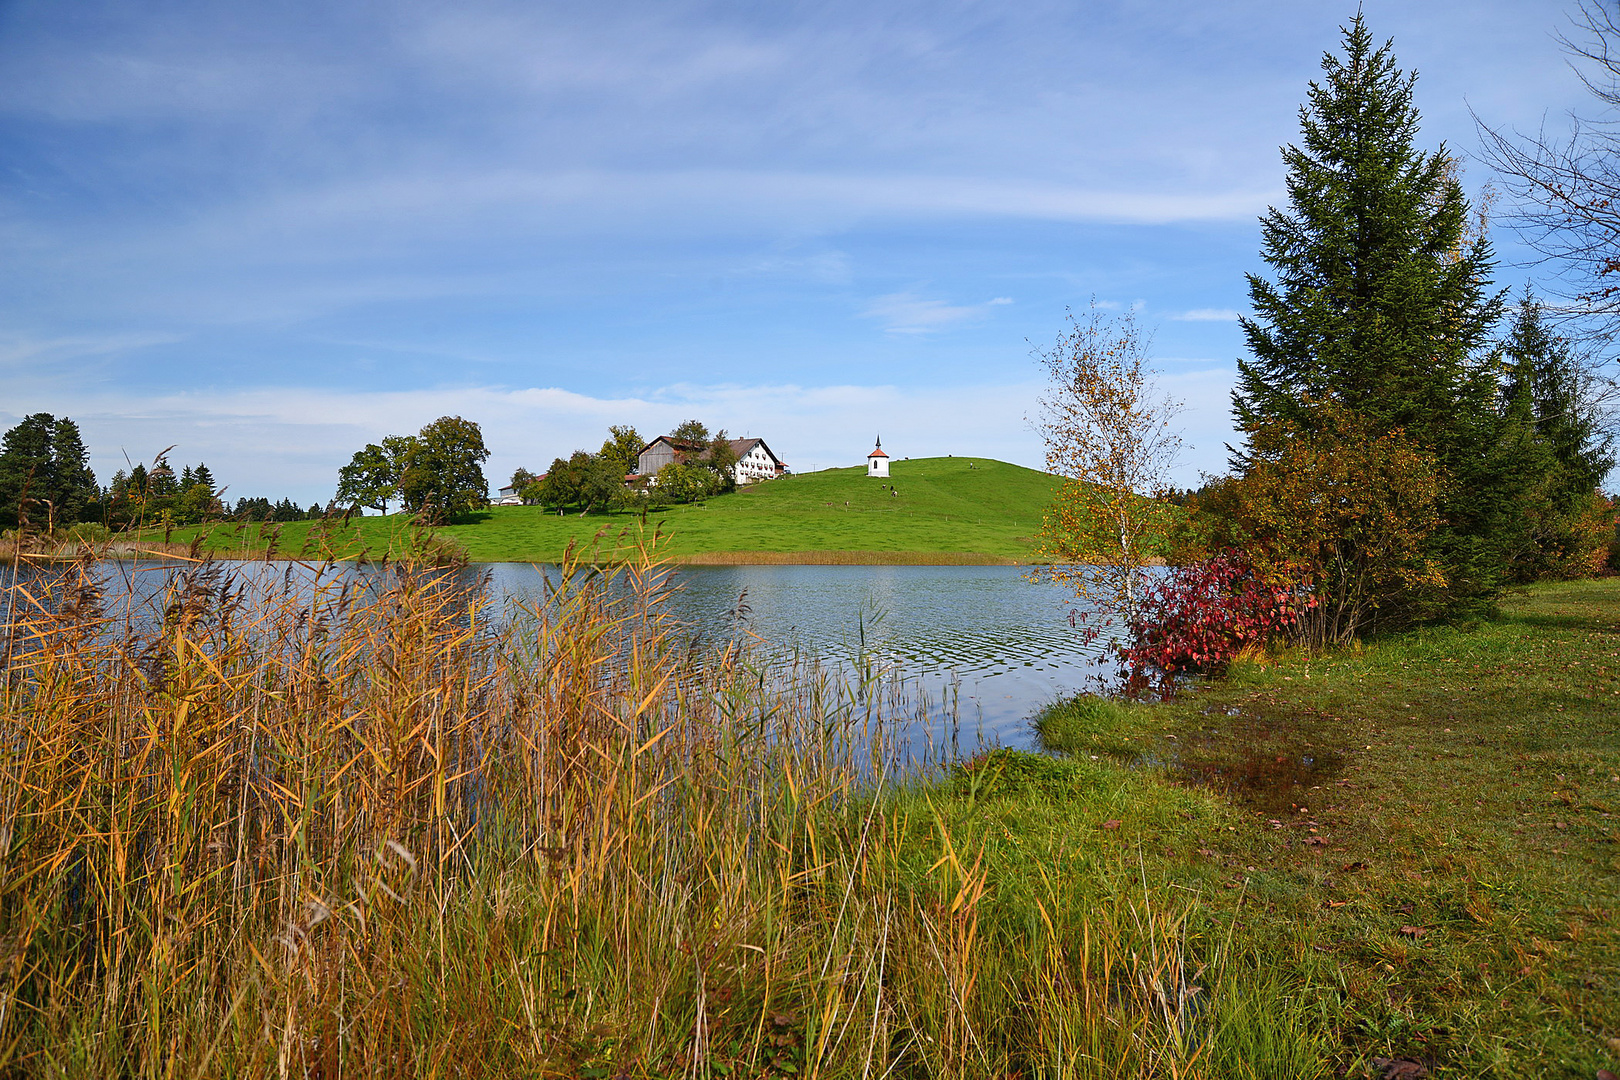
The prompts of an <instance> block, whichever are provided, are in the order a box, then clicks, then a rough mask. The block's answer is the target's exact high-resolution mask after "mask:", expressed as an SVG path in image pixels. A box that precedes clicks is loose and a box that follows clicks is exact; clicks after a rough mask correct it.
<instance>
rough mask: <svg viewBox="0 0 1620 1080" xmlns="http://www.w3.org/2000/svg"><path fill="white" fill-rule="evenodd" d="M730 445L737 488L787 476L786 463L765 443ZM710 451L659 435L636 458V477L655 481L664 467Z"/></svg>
mask: <svg viewBox="0 0 1620 1080" xmlns="http://www.w3.org/2000/svg"><path fill="white" fill-rule="evenodd" d="M730 443H731V450H732V453H734V454H736V455H737V464H736V465H735V466H733V468H732V475H733V477H734V478H735V479H736V481H737V483H738V484H752V483H754V482H755V481H757V480H770V479H772V478H773V477H777V476H781V475H782V474H783V473H785V472H787V465H786V463H784V462H783V461H782V459H781V458H779V457H777V456H776V455H775V454H774V453H772V452H771V448H770V447H769V446H767V445H766V444H765V440H764V439H731V440H730ZM707 450H708V445H707V444H706V443H694V442H686V441H685V440H682V439H672V438H670V437H669V436H668V435H660V436H658V438H656V439H654V440H653V441H652V442H650V443H648V444H647V445H646V446H644V447H642V448H641V453H640V454H638V455H636V475H637V476H645V477H648V478H651V477H655V476H657V475H658V470H660V469H662V468H663V467H664V466H665V465H670V464H673V463H674V462H677V461H683V460H685V459H686V457H687V456H688V455H701V454H703V453H704V452H706V451H707Z"/></svg>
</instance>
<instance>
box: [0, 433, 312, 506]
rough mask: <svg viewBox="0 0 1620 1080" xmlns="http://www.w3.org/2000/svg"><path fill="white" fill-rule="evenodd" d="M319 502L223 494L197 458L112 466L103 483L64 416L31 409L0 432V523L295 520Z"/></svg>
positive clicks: (166, 454) (165, 455)
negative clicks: (231, 498) (193, 461)
mask: <svg viewBox="0 0 1620 1080" xmlns="http://www.w3.org/2000/svg"><path fill="white" fill-rule="evenodd" d="M322 513H323V510H322V508H321V507H320V506H318V505H311V506H309V507H307V508H305V507H300V506H299V505H298V504H297V503H295V502H293V501H292V500H291V499H288V498H282V499H280V500H278V501H276V502H271V501H270V500H269V499H267V498H262V497H243V498H239V499H237V500H236V502H235V504H234V505H232V504H231V503H229V502H227V501H226V500H225V498H224V489H222V488H221V487H220V486H219V485H218V484H217V482H216V481H215V479H214V474H213V471H212V470H210V469H209V467H208V466H207V465H206V464H205V463H203V462H198V463H197V464H196V465H182V466H181V467H180V470H179V471H178V472H176V471H175V469H174V466H172V465H171V464H170V463H169V451H167V450H165V451H164V452H162V453H160V454H158V455H157V457H156V458H154V459H153V461H152V464H151V466H150V467H148V466H147V465H144V464H135V465H132V466H131V467H130V468H128V469H119V470H118V471H117V472H115V473H114V474H113V477H112V480H111V482H110V483H109V484H108V485H107V486H106V487H102V486H100V485H99V484H98V483H97V482H96V474H95V472H94V471H93V470H92V469H91V468H90V454H89V451H88V450H87V449H86V448H85V445H84V439H83V436H82V435H81V434H80V431H79V426H78V424H76V423H75V422H74V421H73V420H72V419H71V418H69V417H66V416H63V417H56V416H53V415H52V414H50V413H34V414H32V415H30V416H27V417H25V418H24V419H23V421H22V422H21V423H19V424H18V425H16V426H15V427H13V428H11V429H10V430H9V431H7V432H6V433H5V436H4V437H3V438H0V528H8V529H12V528H18V527H22V528H27V529H29V530H35V531H42V532H54V531H58V530H62V529H69V528H72V527H73V526H75V525H81V524H86V523H93V524H97V525H102V526H105V527H107V528H111V529H122V528H130V527H140V526H148V525H151V526H159V527H162V526H173V525H195V524H200V523H202V522H205V521H218V520H221V519H234V520H238V521H299V520H303V519H305V518H311V517H320V516H321V515H322Z"/></svg>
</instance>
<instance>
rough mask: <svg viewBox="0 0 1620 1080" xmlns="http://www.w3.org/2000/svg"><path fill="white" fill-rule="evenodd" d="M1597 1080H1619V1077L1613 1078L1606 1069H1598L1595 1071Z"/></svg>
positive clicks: (1612, 1074)
mask: <svg viewBox="0 0 1620 1080" xmlns="http://www.w3.org/2000/svg"><path fill="white" fill-rule="evenodd" d="M1597 1080H1620V1077H1617V1076H1615V1075H1614V1073H1612V1072H1610V1071H1609V1070H1608V1069H1599V1070H1598V1071H1597Z"/></svg>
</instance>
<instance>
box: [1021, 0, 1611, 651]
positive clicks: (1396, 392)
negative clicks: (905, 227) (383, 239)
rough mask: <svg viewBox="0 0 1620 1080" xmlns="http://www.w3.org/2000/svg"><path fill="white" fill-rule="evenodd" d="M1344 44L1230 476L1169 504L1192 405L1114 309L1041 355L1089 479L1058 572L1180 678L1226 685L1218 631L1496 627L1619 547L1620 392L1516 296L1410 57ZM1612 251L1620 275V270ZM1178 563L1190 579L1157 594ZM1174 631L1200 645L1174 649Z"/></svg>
mask: <svg viewBox="0 0 1620 1080" xmlns="http://www.w3.org/2000/svg"><path fill="white" fill-rule="evenodd" d="M1342 33H1343V39H1342V49H1341V51H1340V52H1339V53H1328V54H1327V55H1325V56H1324V57H1323V60H1322V70H1323V78H1322V79H1321V81H1320V82H1313V83H1312V84H1311V85H1310V88H1309V91H1308V98H1307V101H1306V103H1305V105H1304V106H1303V107H1302V109H1301V110H1300V132H1301V138H1300V141H1299V142H1298V143H1297V144H1294V145H1291V146H1288V147H1286V148H1285V149H1284V151H1283V160H1284V164H1285V167H1286V172H1287V191H1288V193H1289V200H1288V203H1287V205H1286V206H1283V207H1273V208H1272V209H1270V210H1269V211H1268V212H1267V214H1266V215H1265V216H1264V217H1263V218H1262V219H1261V225H1262V247H1261V252H1260V254H1261V258H1262V259H1263V261H1264V262H1265V263H1266V265H1267V266H1268V267H1269V270H1270V273H1269V274H1250V275H1249V276H1248V290H1249V297H1250V302H1251V313H1250V314H1249V315H1247V316H1245V317H1244V318H1243V319H1242V320H1241V326H1242V330H1243V333H1244V338H1245V342H1246V344H1247V347H1248V356H1247V357H1246V358H1244V359H1241V360H1240V361H1239V362H1238V381H1237V386H1236V389H1235V391H1234V393H1233V397H1232V406H1233V413H1234V417H1235V420H1236V426H1237V428H1238V431H1239V434H1240V439H1239V442H1238V445H1236V446H1235V447H1232V448H1231V459H1230V468H1229V471H1228V472H1227V473H1226V474H1225V475H1223V476H1220V477H1213V478H1208V479H1207V481H1206V483H1205V485H1204V486H1203V487H1202V489H1201V490H1199V491H1198V492H1196V493H1193V494H1192V495H1190V496H1185V495H1183V496H1181V497H1179V498H1176V499H1174V500H1170V499H1167V498H1165V496H1167V495H1169V494H1171V493H1170V492H1169V490H1168V484H1167V476H1168V468H1169V466H1170V464H1171V463H1172V460H1173V458H1174V449H1175V447H1174V444H1173V440H1170V441H1166V440H1165V439H1163V438H1162V437H1161V436H1162V434H1163V432H1164V431H1165V429H1166V425H1167V423H1168V421H1169V418H1170V416H1171V415H1172V414H1173V409H1170V408H1168V407H1167V404H1166V403H1165V402H1164V401H1162V400H1161V399H1156V398H1155V397H1154V396H1153V394H1152V392H1151V386H1150V384H1149V382H1148V379H1147V376H1148V374H1149V373H1148V371H1147V369H1146V368H1145V367H1144V361H1145V355H1146V346H1145V343H1144V340H1143V338H1142V336H1141V335H1140V333H1139V331H1138V330H1137V328H1136V327H1135V324H1134V322H1133V321H1132V319H1131V317H1130V316H1129V315H1127V316H1125V317H1123V318H1121V319H1113V318H1110V317H1108V316H1106V315H1104V314H1103V313H1101V312H1099V311H1097V310H1096V309H1095V308H1094V309H1093V311H1092V313H1091V316H1090V318H1089V319H1080V320H1075V321H1074V322H1073V324H1072V326H1071V329H1070V331H1069V332H1068V333H1067V334H1066V335H1065V336H1064V337H1063V338H1060V340H1059V342H1058V344H1057V346H1056V347H1055V348H1053V349H1052V350H1050V351H1048V352H1046V353H1043V354H1042V358H1043V360H1044V361H1045V363H1046V366H1047V369H1048V373H1049V375H1050V377H1051V379H1052V384H1051V385H1052V389H1051V392H1050V393H1049V395H1048V397H1047V399H1046V400H1045V401H1044V402H1043V407H1044V411H1043V431H1044V433H1045V435H1046V439H1047V446H1048V461H1049V465H1050V466H1051V467H1052V468H1053V469H1054V471H1058V472H1060V473H1061V474H1063V475H1066V476H1068V477H1070V478H1071V479H1072V480H1074V481H1076V483H1074V484H1071V485H1068V486H1067V488H1066V489H1065V492H1064V494H1063V495H1062V496H1060V498H1059V501H1058V503H1057V504H1056V505H1055V506H1054V508H1053V511H1052V513H1051V514H1050V515H1049V518H1048V523H1047V533H1046V538H1045V545H1046V549H1047V553H1048V554H1049V555H1050V556H1051V557H1052V558H1053V559H1054V560H1055V561H1056V563H1057V564H1058V570H1057V571H1056V574H1055V576H1057V577H1060V578H1062V579H1064V580H1067V581H1069V582H1070V583H1071V584H1074V585H1075V586H1076V587H1077V588H1078V589H1079V590H1080V591H1081V592H1083V593H1087V594H1088V595H1094V596H1096V597H1098V598H1099V599H1101V600H1104V601H1105V606H1109V607H1111V608H1112V610H1113V611H1114V612H1115V614H1116V615H1117V616H1118V617H1120V618H1121V619H1122V620H1123V621H1124V622H1125V623H1126V624H1127V625H1128V626H1129V627H1130V628H1131V632H1132V633H1133V634H1135V635H1137V637H1136V641H1137V644H1138V645H1139V646H1141V647H1142V648H1143V649H1147V648H1148V647H1149V646H1152V649H1151V650H1150V651H1151V655H1152V656H1153V657H1154V658H1155V659H1156V661H1158V662H1161V663H1169V664H1171V666H1174V664H1175V663H1176V662H1177V661H1176V658H1177V657H1179V659H1180V662H1182V663H1185V664H1186V665H1187V666H1200V665H1207V662H1208V660H1209V657H1210V655H1211V654H1210V653H1209V648H1210V646H1209V645H1208V644H1207V643H1208V641H1209V640H1212V636H1211V635H1210V634H1209V633H1207V632H1206V631H1208V630H1209V625H1210V624H1211V622H1212V621H1218V620H1226V623H1225V624H1223V625H1227V626H1228V629H1229V630H1230V628H1231V627H1235V626H1238V625H1245V626H1250V627H1270V628H1271V629H1272V630H1279V629H1283V628H1286V630H1287V632H1288V633H1290V634H1292V635H1293V636H1294V637H1295V638H1296V639H1298V640H1303V641H1308V642H1326V641H1345V640H1349V639H1350V638H1353V637H1355V636H1357V635H1359V634H1364V633H1368V632H1376V631H1380V630H1386V629H1394V628H1399V627H1402V626H1408V625H1412V624H1414V623H1417V622H1422V621H1426V620H1432V619H1448V618H1449V619H1455V618H1468V617H1473V616H1477V615H1479V614H1482V613H1484V612H1487V611H1489V610H1490V609H1491V607H1492V605H1493V604H1494V602H1495V600H1496V598H1497V597H1498V596H1499V595H1500V593H1501V591H1502V590H1503V589H1504V588H1506V587H1508V586H1511V585H1515V584H1521V583H1525V582H1530V581H1536V580H1540V579H1544V578H1550V577H1570V576H1579V575H1584V574H1590V573H1594V572H1597V571H1598V570H1600V569H1602V568H1603V566H1604V563H1605V561H1606V556H1607V554H1608V550H1609V546H1610V544H1611V543H1612V542H1613V541H1614V539H1615V507H1614V505H1613V503H1612V502H1611V500H1610V499H1609V498H1607V497H1606V496H1604V495H1603V494H1602V493H1601V492H1600V490H1599V485H1600V484H1601V483H1602V481H1603V479H1604V477H1605V476H1606V475H1607V474H1608V472H1609V470H1610V469H1611V468H1612V467H1613V466H1614V463H1615V458H1614V454H1613V442H1612V439H1611V437H1610V435H1609V434H1608V432H1607V431H1606V429H1605V426H1604V423H1603V421H1604V417H1603V414H1602V412H1601V410H1600V408H1599V397H1600V395H1599V394H1598V393H1596V392H1595V391H1597V390H1600V389H1601V388H1602V385H1603V380H1600V379H1598V378H1597V377H1596V373H1595V372H1594V370H1593V367H1592V365H1591V364H1590V363H1589V362H1588V361H1587V360H1586V358H1585V357H1584V355H1583V354H1582V351H1581V348H1580V346H1581V344H1582V343H1581V342H1580V341H1578V340H1575V339H1573V338H1571V337H1570V336H1568V334H1566V333H1564V332H1562V330H1561V325H1560V321H1559V320H1557V319H1555V318H1554V315H1555V312H1554V311H1553V310H1552V309H1551V306H1550V305H1549V304H1548V303H1547V302H1546V301H1544V300H1543V299H1541V298H1539V297H1538V296H1537V295H1536V294H1535V293H1534V292H1533V291H1532V290H1531V288H1530V287H1529V286H1526V287H1525V289H1524V290H1523V292H1522V293H1520V294H1519V295H1518V296H1517V297H1516V298H1510V297H1509V295H1508V292H1507V291H1506V290H1504V289H1501V288H1499V287H1498V286H1497V285H1496V284H1495V282H1494V280H1493V279H1494V275H1495V271H1496V264H1495V257H1494V254H1493V252H1492V248H1491V244H1490V240H1489V235H1488V228H1487V226H1488V218H1487V215H1486V214H1484V213H1483V212H1482V211H1481V208H1478V207H1474V206H1471V205H1470V203H1469V200H1468V199H1467V197H1466V196H1465V195H1464V193H1463V189H1462V185H1461V183H1460V167H1459V165H1458V159H1457V158H1456V156H1455V155H1453V154H1452V153H1451V152H1450V151H1449V150H1448V149H1447V148H1446V147H1445V146H1444V145H1442V146H1440V147H1439V148H1438V149H1435V150H1432V151H1425V150H1422V149H1420V148H1419V146H1418V144H1417V139H1418V132H1419V123H1418V119H1419V118H1418V112H1417V110H1416V108H1415V106H1414V103H1413V90H1414V85H1415V81H1416V78H1415V76H1414V75H1412V74H1408V73H1406V72H1404V71H1402V70H1401V69H1400V68H1399V67H1398V65H1397V64H1396V61H1395V58H1394V56H1393V44H1392V43H1391V42H1389V41H1386V42H1384V43H1383V44H1382V45H1379V44H1377V43H1376V42H1375V39H1374V38H1373V36H1372V34H1371V33H1370V31H1369V30H1368V28H1367V25H1366V22H1365V19H1364V18H1363V16H1362V15H1360V14H1358V15H1357V16H1356V17H1355V18H1354V20H1352V21H1351V23H1350V24H1349V26H1347V27H1345V28H1344V29H1343V32H1342ZM1614 70H1616V71H1620V67H1615V68H1614ZM1613 148H1614V149H1620V143H1615V144H1613ZM1521 164H1522V160H1521ZM1526 186H1527V187H1532V188H1533V185H1526ZM1534 220H1535V221H1536V222H1539V223H1541V224H1543V225H1544V224H1545V222H1546V219H1545V217H1540V218H1536V219H1534ZM1612 220H1615V221H1616V222H1620V218H1615V219H1612ZM1607 235H1608V240H1609V241H1610V242H1609V244H1608V246H1607V248H1606V249H1605V250H1606V251H1607V252H1608V255H1607V257H1608V259H1609V260H1610V263H1609V264H1608V265H1606V266H1600V267H1597V268H1596V269H1595V270H1592V271H1591V272H1592V273H1593V274H1594V275H1596V276H1597V277H1600V278H1601V277H1602V276H1603V275H1606V274H1610V273H1612V272H1613V270H1612V266H1615V265H1620V261H1616V256H1615V255H1614V252H1615V244H1614V243H1613V242H1612V241H1614V240H1615V239H1620V229H1617V230H1616V231H1614V232H1611V233H1609V234H1607ZM1542 239H1543V242H1544V249H1545V250H1549V251H1556V250H1559V244H1560V243H1563V241H1548V240H1547V238H1546V237H1545V235H1544V236H1543V237H1542ZM1588 239H1590V235H1589V236H1588ZM1587 295H1588V296H1589V297H1595V300H1594V310H1595V311H1596V312H1597V314H1598V315H1600V316H1604V317H1607V316H1608V315H1609V314H1610V313H1611V312H1612V310H1613V308H1612V306H1611V305H1610V301H1609V299H1608V297H1607V296H1604V295H1599V293H1598V292H1596V291H1589V293H1588V294H1587ZM1567 299H1568V298H1566V300H1567ZM1565 311H1567V304H1566V306H1565ZM1557 314H1564V312H1558V313H1557ZM1570 325H1571V324H1569V323H1568V322H1567V321H1565V322H1563V323H1562V326H1570ZM1602 340H1607V338H1606V337H1605V338H1603V339H1602ZM1172 502H1174V503H1179V504H1180V508H1179V509H1172ZM1163 552H1169V553H1171V555H1172V557H1173V558H1174V559H1175V560H1176V561H1178V562H1179V563H1181V564H1182V566H1183V567H1184V568H1188V569H1186V570H1185V571H1184V572H1173V573H1172V575H1171V576H1170V578H1169V579H1168V580H1167V581H1166V582H1164V583H1161V584H1151V583H1149V582H1148V580H1147V579H1146V578H1145V577H1144V576H1143V575H1142V574H1141V569H1142V566H1143V565H1144V564H1145V563H1146V561H1147V560H1148V559H1149V558H1150V557H1152V556H1153V555H1156V554H1160V553H1163ZM1212 558H1215V559H1219V560H1221V561H1220V564H1219V573H1215V572H1213V571H1212V570H1211V569H1210V566H1211V565H1213V564H1210V563H1209V562H1208V560H1210V559H1212ZM1087 560H1091V561H1090V562H1089V564H1088V563H1087ZM1237 566H1240V567H1241V569H1240V570H1234V569H1233V568H1234V567H1237ZM1178 573H1179V576H1178ZM1216 581H1219V582H1220V584H1219V585H1218V586H1216V585H1212V584H1211V583H1212V582H1216ZM1195 582H1196V584H1195ZM1234 590H1237V591H1239V592H1241V591H1243V590H1250V591H1251V593H1252V595H1250V596H1249V598H1248V599H1246V600H1244V601H1243V603H1241V604H1235V602H1234V595H1235V594H1234ZM1251 601H1252V602H1251ZM1267 605H1270V607H1271V611H1272V614H1270V615H1266V614H1264V613H1263V611H1262V609H1265V608H1266V607H1267ZM1240 611H1241V612H1242V613H1243V614H1241V616H1240V615H1239V614H1238V613H1239V612H1240ZM1169 627H1175V628H1176V629H1175V630H1174V631H1172V630H1170V629H1167V628H1169ZM1255 632H1258V631H1255ZM1175 634H1182V635H1184V636H1185V640H1187V641H1192V640H1194V639H1196V640H1197V641H1199V642H1200V644H1199V645H1197V646H1196V647H1193V646H1187V647H1186V648H1185V649H1183V650H1182V651H1181V652H1179V653H1178V652H1177V650H1176V649H1175V648H1170V649H1169V650H1168V651H1166V648H1165V647H1164V646H1165V640H1166V637H1167V636H1170V637H1173V636H1174V635H1175ZM1155 635H1158V636H1157V637H1155ZM1220 636H1221V635H1220V634H1214V635H1213V637H1220ZM1239 638H1241V634H1239V633H1238V632H1237V631H1236V630H1230V632H1226V640H1227V641H1228V645H1229V646H1230V645H1231V643H1232V642H1234V641H1237V640H1238V639H1239ZM1144 655H1145V653H1144Z"/></svg>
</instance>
